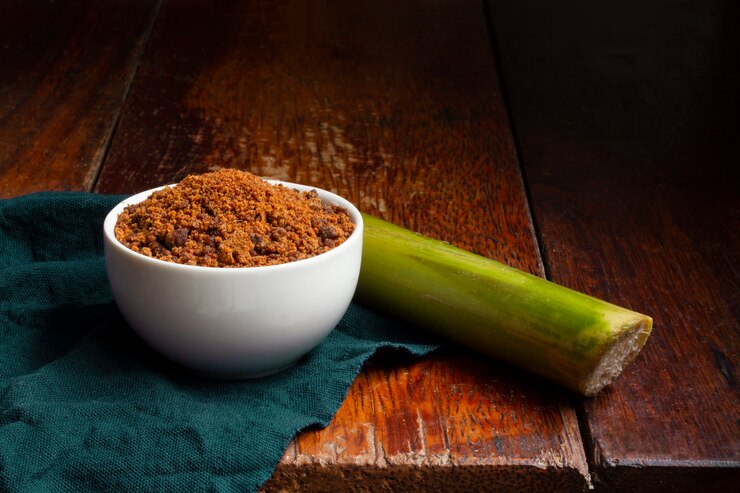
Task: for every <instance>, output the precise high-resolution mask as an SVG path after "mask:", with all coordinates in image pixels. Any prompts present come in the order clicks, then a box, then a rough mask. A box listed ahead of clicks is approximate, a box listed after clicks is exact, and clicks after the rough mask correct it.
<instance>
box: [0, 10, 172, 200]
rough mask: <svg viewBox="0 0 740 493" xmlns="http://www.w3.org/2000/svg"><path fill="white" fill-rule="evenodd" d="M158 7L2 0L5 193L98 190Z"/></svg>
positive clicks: (0, 180) (0, 168)
mask: <svg viewBox="0 0 740 493" xmlns="http://www.w3.org/2000/svg"><path fill="white" fill-rule="evenodd" d="M157 4H158V2H157V1H156V0H151V1H138V2H126V1H115V2H107V3H102V2H89V1H57V2H41V1H27V0H8V1H3V2H0V197H9V196H13V195H18V194H21V193H29V192H34V191H38V190H45V189H55V190H89V189H90V188H91V187H92V186H93V183H94V180H95V177H96V175H97V173H98V170H99V168H100V166H101V164H102V162H103V157H104V155H105V150H106V148H107V144H108V140H109V139H110V137H111V135H112V134H113V129H114V126H115V124H116V121H117V119H118V114H119V112H120V110H121V105H122V103H123V101H124V99H125V95H126V91H127V89H128V85H129V83H130V82H131V80H132V78H133V76H134V73H135V70H136V65H137V63H138V61H139V59H140V57H141V55H142V52H143V49H144V45H145V42H146V39H147V37H148V34H149V31H150V30H151V26H152V23H153V21H154V19H155V16H156V11H157Z"/></svg>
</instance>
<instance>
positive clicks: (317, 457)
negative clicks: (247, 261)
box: [97, 1, 587, 491]
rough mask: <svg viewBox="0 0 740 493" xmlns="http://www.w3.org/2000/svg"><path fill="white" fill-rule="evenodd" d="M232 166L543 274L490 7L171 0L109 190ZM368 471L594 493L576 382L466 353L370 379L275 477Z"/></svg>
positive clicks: (127, 117) (404, 365)
mask: <svg viewBox="0 0 740 493" xmlns="http://www.w3.org/2000/svg"><path fill="white" fill-rule="evenodd" d="M221 166H226V167H239V168H243V169H249V170H251V171H253V172H255V173H258V174H260V175H265V176H269V177H274V178H280V179H284V180H289V181H298V182H303V183H308V184H313V185H316V186H321V187H324V188H328V189H331V190H333V191H336V192H338V193H339V194H341V195H344V196H345V197H347V198H348V199H349V200H351V201H353V202H354V203H356V204H358V205H359V206H360V208H361V209H363V210H364V211H365V212H370V213H373V214H377V215H380V216H382V217H384V218H386V219H390V220H392V221H395V222H397V223H399V224H403V225H405V226H407V227H410V228H413V229H415V230H417V231H420V232H423V233H426V234H428V235H431V236H435V237H438V238H442V239H445V240H447V241H451V242H453V243H456V244H458V245H460V246H463V247H465V248H469V249H471V250H474V251H477V252H480V253H482V254H484V255H489V256H492V257H494V258H497V259H500V260H502V261H505V262H507V263H509V264H511V265H515V266H517V267H520V268H522V269H525V270H529V271H530V272H534V273H536V274H542V273H543V271H542V267H541V263H540V260H539V256H538V252H537V247H536V243H535V240H534V235H533V230H532V226H531V221H530V218H529V213H528V209H527V204H526V197H525V194H524V189H523V185H522V180H521V176H520V174H519V168H518V164H517V160H516V156H515V152H514V147H513V142H512V138H511V134H510V133H509V130H508V121H507V115H506V112H505V109H504V106H503V104H502V99H501V96H500V90H499V87H498V83H497V76H496V72H495V69H494V60H493V54H492V50H491V48H490V44H489V38H488V35H487V30H486V26H485V19H484V14H483V10H482V6H481V5H478V4H472V3H470V2H406V3H404V4H402V5H399V4H397V2H380V3H378V2H373V3H371V4H367V5H366V4H365V3H364V2H338V3H337V2H322V1H314V2H297V1H293V2H280V3H276V4H269V3H268V4H264V3H261V2H248V3H245V2H219V3H218V4H215V5H214V6H213V8H210V9H207V10H204V9H202V8H201V6H200V4H183V3H180V2H177V3H174V2H173V3H166V4H165V5H164V7H163V9H162V12H161V14H160V17H159V19H158V22H157V25H156V28H155V31H154V33H153V35H152V39H151V42H150V46H149V50H148V52H147V54H146V55H145V57H144V58H143V60H142V65H141V68H140V71H139V75H138V77H137V80H136V81H135V83H134V86H133V88H132V91H131V95H130V97H129V100H128V103H127V105H126V107H125V109H124V112H123V115H122V119H121V124H120V126H119V129H118V132H117V134H116V136H115V139H114V141H113V144H112V147H111V150H110V153H109V157H108V161H107V162H106V165H105V167H104V169H103V172H102V174H101V176H100V180H99V182H98V186H97V190H98V191H100V192H133V191H140V190H144V189H147V188H150V187H153V186H156V185H159V184H162V183H167V182H171V181H174V180H177V179H179V178H182V177H183V176H185V175H186V174H188V173H194V172H202V171H206V170H209V169H215V168H218V167H221ZM348 478H351V480H348ZM370 480H372V481H374V482H373V483H372V484H373V485H377V487H376V488H373V489H374V491H391V490H396V491H400V490H405V491H412V490H428V489H429V488H430V487H432V486H433V485H437V486H439V487H441V488H445V489H452V487H463V485H465V486H464V489H465V488H467V489H470V488H477V487H483V488H485V489H487V490H489V491H490V490H494V489H496V488H501V489H504V490H508V491H511V490H512V489H514V490H522V491H527V490H531V489H532V488H533V487H546V488H548V489H552V490H561V491H574V490H575V491H578V490H583V489H584V488H586V485H587V470H586V467H585V454H584V451H583V449H582V442H581V440H580V436H579V431H578V427H577V420H576V415H575V412H574V410H573V408H572V407H571V406H570V405H569V403H568V400H567V397H566V395H565V394H564V393H563V391H562V390H561V389H558V388H554V387H552V386H550V385H548V384H547V383H543V382H541V381H539V380H537V379H535V378H532V377H529V376H526V375H521V374H520V373H519V372H517V371H515V370H512V369H510V368H506V367H503V366H498V365H494V364H491V363H487V362H485V361H482V360H479V359H475V358H474V357H473V356H472V355H470V354H467V353H464V352H462V351H460V352H452V353H445V354H440V355H435V356H433V357H430V358H427V359H425V360H423V361H420V362H409V361H407V360H402V361H396V362H395V363H394V364H384V365H378V364H376V365H374V366H373V367H372V368H371V369H368V370H367V371H365V372H363V373H362V375H361V376H360V377H359V378H358V380H357V381H356V383H355V385H353V387H352V388H351V390H350V392H349V395H348V396H347V399H346V401H345V403H344V405H343V406H342V408H341V409H340V411H339V413H338V414H337V416H336V418H335V419H334V421H333V422H332V424H331V425H330V426H329V427H328V428H327V429H325V430H319V431H310V432H307V433H304V434H302V435H301V436H300V437H299V438H298V440H296V442H295V443H294V444H292V445H291V447H290V448H289V450H288V451H287V452H286V455H285V457H284V459H283V461H282V463H281V465H280V466H279V467H278V469H277V471H276V473H275V477H274V478H273V480H272V481H271V482H270V483H268V486H267V489H268V490H276V491H277V490H280V489H281V488H287V489H288V490H291V491H293V490H296V489H304V490H316V489H321V488H324V487H326V485H329V484H333V485H340V484H342V485H343V486H342V487H341V488H340V489H344V490H356V491H362V490H364V489H366V488H368V486H367V481H370Z"/></svg>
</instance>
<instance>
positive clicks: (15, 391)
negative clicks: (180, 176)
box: [0, 192, 437, 492]
mask: <svg viewBox="0 0 740 493" xmlns="http://www.w3.org/2000/svg"><path fill="white" fill-rule="evenodd" d="M122 198H123V197H120V196H106V195H96V194H88V193H76V192H45V193H36V194H31V195H27V196H23V197H18V198H13V199H7V200H2V201H0V491H3V492H31V491H55V492H58V491H75V492H76V491H224V492H227V491H255V490H257V489H259V487H260V486H261V485H262V484H263V483H264V482H265V481H266V480H267V479H268V478H269V477H270V474H271V473H272V471H273V469H274V467H275V466H276V465H277V464H278V462H279V460H280V458H281V457H282V454H283V452H284V449H285V447H286V446H287V444H288V443H289V441H290V440H291V439H292V438H293V436H294V435H295V434H296V433H297V432H298V431H300V430H302V429H304V428H306V427H309V426H315V425H318V426H326V425H327V424H328V423H329V421H330V420H331V418H332V416H333V415H334V413H335V412H336V411H337V409H338V408H339V406H340V404H341V402H342V400H343V399H344V397H345V395H346V393H347V391H348V389H349V387H350V385H351V383H352V381H353V380H354V378H355V376H356V375H357V373H358V372H359V371H360V368H361V367H362V365H363V364H364V362H365V361H366V360H367V359H368V358H370V357H371V356H372V355H373V354H374V353H375V351H376V350H377V349H379V348H382V347H390V348H398V349H401V350H404V351H406V352H408V353H410V354H411V355H416V356H418V355H423V354H426V353H428V352H430V351H432V350H433V349H435V348H436V347H437V345H436V340H434V339H432V338H430V337H429V336H427V335H425V334H420V333H416V332H412V331H409V330H408V329H407V328H405V327H404V326H403V325H401V324H399V323H396V322H394V321H392V320H389V319H386V318H383V317H381V316H379V315H378V314H376V313H374V312H372V311H369V310H367V309H364V308H362V307H360V306H357V305H354V304H353V305H352V306H350V308H349V310H348V311H347V313H346V314H345V316H344V318H343V319H342V321H341V322H340V323H339V325H338V326H337V328H336V329H335V330H334V331H333V332H332V333H331V334H330V335H329V337H328V338H327V339H326V340H325V341H324V342H323V343H322V344H321V345H320V346H319V347H318V348H317V349H315V350H314V351H312V352H311V353H310V354H308V355H307V356H306V357H305V358H303V359H302V360H301V361H300V362H299V364H298V365H296V366H294V367H293V368H290V369H288V370H286V371H284V372H281V373H278V374H276V375H273V376H270V377H266V378H262V379H257V380H248V381H236V382H235V381H218V380H210V379H206V378H202V377H198V376H194V375H192V374H190V373H188V372H187V371H186V370H184V369H182V368H180V367H178V366H176V365H174V364H172V363H170V362H168V361H167V360H165V359H164V358H163V357H161V356H160V355H158V354H157V353H155V352H154V351H153V350H151V349H150V348H149V347H148V346H147V345H146V344H145V343H144V342H142V341H141V340H140V339H139V338H138V337H137V336H136V335H135V333H134V332H133V331H132V330H131V329H130V328H129V327H128V326H127V324H126V322H125V321H124V320H123V318H122V317H121V315H120V314H119V312H118V310H117V308H116V306H115V303H114V302H113V301H112V295H111V293H110V289H109V287H108V281H107V278H106V275H105V267H104V261H103V253H102V251H103V250H102V223H103V219H104V217H105V215H106V214H107V212H108V211H109V210H110V209H111V208H112V207H113V206H114V205H115V204H116V203H118V202H119V201H120V200H121V199H122Z"/></svg>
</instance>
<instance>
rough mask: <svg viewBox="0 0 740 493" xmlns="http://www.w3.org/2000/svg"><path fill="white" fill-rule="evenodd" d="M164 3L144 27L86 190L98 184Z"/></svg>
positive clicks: (160, 2) (159, 2)
mask: <svg viewBox="0 0 740 493" xmlns="http://www.w3.org/2000/svg"><path fill="white" fill-rule="evenodd" d="M163 3H164V0H159V1H158V2H157V5H156V7H155V8H154V13H153V14H152V19H151V21H150V22H149V26H148V27H147V29H146V34H145V39H144V42H143V44H142V47H141V50H140V52H139V56H138V57H137V60H136V65H135V67H134V69H133V70H132V71H131V75H130V76H129V80H128V81H127V82H126V88H125V89H124V91H123V96H122V98H121V104H120V106H119V107H118V111H117V112H116V115H115V117H114V118H113V123H112V125H111V128H110V132H109V133H108V137H107V138H106V139H105V142H104V143H103V155H102V156H101V157H100V161H99V162H98V166H97V169H96V170H95V173H94V175H93V177H92V179H91V180H90V183H89V185H88V186H87V191H88V192H92V191H93V190H95V187H96V186H97V184H98V180H99V179H100V174H101V173H102V171H103V167H104V166H105V163H106V161H107V160H108V154H109V153H110V149H111V147H112V144H113V139H114V137H115V135H116V133H117V132H118V125H119V123H120V122H121V116H122V115H123V109H124V108H125V106H126V103H127V102H128V98H129V95H130V94H131V89H132V88H133V86H134V81H135V80H136V76H137V75H138V74H139V69H140V68H141V64H142V61H143V60H144V55H145V54H146V52H147V49H148V48H149V42H150V41H151V39H152V34H153V33H154V28H155V26H156V24H157V20H158V19H159V13H160V12H161V10H162V4H163Z"/></svg>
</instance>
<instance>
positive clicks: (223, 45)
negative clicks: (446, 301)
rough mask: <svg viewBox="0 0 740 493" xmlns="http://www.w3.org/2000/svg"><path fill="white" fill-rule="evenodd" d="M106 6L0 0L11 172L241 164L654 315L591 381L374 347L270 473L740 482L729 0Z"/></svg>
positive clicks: (290, 481) (335, 479)
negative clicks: (609, 381)
mask: <svg viewBox="0 0 740 493" xmlns="http://www.w3.org/2000/svg"><path fill="white" fill-rule="evenodd" d="M113 7H115V8H112V7H104V6H98V5H97V3H96V2H73V1H57V2H52V3H46V2H44V3H41V2H31V3H26V2H3V3H0V40H2V43H0V151H1V152H0V195H1V196H13V195H19V194H22V193H27V192H30V191H34V190H91V189H94V190H96V191H98V192H103V193H112V192H116V193H132V192H137V191H141V190H144V189H147V188H150V187H153V186H156V185H160V184H163V183H169V182H172V181H176V180H179V179H181V178H183V177H184V176H185V175H187V174H188V173H194V172H202V171H206V170H209V169H216V168H218V167H238V168H243V169H249V170H251V171H253V172H256V173H258V174H261V175H265V176H271V177H276V178H281V179H287V180H290V181H299V182H303V183H307V184H312V185H316V186H321V187H323V188H328V189H331V190H334V191H337V192H338V193H340V194H342V195H345V196H346V197H347V198H348V199H350V200H352V201H353V202H355V203H356V204H357V205H358V206H360V208H362V209H363V210H364V211H366V212H370V213H373V214H377V215H379V216H382V217H384V218H386V219H389V220H391V221H394V222H396V223H398V224H402V225H404V226H407V227H409V228H411V229H415V230H417V231H420V232H422V233H425V234H427V235H430V236H434V237H437V238H441V239H444V240H447V241H450V242H453V243H455V244H458V245H460V246H462V247H463V248H467V249H470V250H473V251H475V252H477V253H480V254H482V255H487V256H489V257H492V258H496V259H499V260H501V261H503V262H505V263H508V264H510V265H513V266H516V267H519V268H521V269H524V270H527V271H529V272H532V273H534V274H537V275H545V273H546V272H547V274H548V276H549V277H550V278H552V279H553V280H555V281H557V282H560V283H562V284H565V285H568V286H571V287H574V288H576V289H579V290H582V291H585V292H587V293H590V294H594V295H597V296H600V297H603V298H606V299H609V300H611V301H613V302H616V303H618V304H622V305H625V306H629V307H631V308H633V309H636V310H638V311H642V312H645V313H648V314H650V315H652V316H653V317H654V318H655V320H656V326H655V330H654V333H653V336H652V337H651V339H650V340H649V341H648V344H647V346H646V348H645V350H644V351H643V353H642V354H641V355H640V356H639V357H638V359H637V360H636V362H635V363H634V365H633V366H631V367H630V368H628V370H627V371H626V372H625V374H624V375H623V376H622V377H621V378H620V379H619V380H618V381H617V382H616V383H615V384H614V385H612V386H611V387H609V388H608V389H607V390H606V391H605V392H604V393H602V394H601V395H600V396H599V397H597V398H595V399H581V398H578V397H576V396H574V395H572V394H568V393H566V392H565V391H563V390H561V389H559V388H557V387H555V386H552V385H550V384H548V383H547V382H543V381H541V380H539V379H537V378H534V377H531V376H529V375H526V374H524V373H522V372H520V371H518V370H516V369H513V368H510V367H507V366H505V365H500V364H497V363H495V362H491V361H485V360H484V359H483V358H481V357H477V356H475V355H472V354H469V353H467V352H465V351H462V350H455V349H450V350H446V351H444V352H441V353H439V354H436V355H434V356H432V357H429V358H425V359H422V360H419V361H410V360H408V359H405V358H403V357H398V356H392V355H387V354H386V355H381V356H380V357H378V358H376V359H375V360H373V361H372V362H371V363H370V364H369V365H368V366H367V367H366V368H365V369H364V370H363V372H362V373H361V374H360V376H359V377H358V378H357V380H356V382H355V384H354V385H353V386H352V388H351V389H350V393H349V395H348V397H347V399H346V400H345V403H344V404H343V406H342V408H341V409H340V411H339V413H338V414H337V416H336V417H335V419H334V420H333V421H332V423H331V424H330V425H329V426H328V427H327V428H326V429H325V430H311V431H306V432H304V433H303V434H301V435H300V436H299V437H298V438H297V439H296V440H295V441H294V442H293V443H292V444H291V445H290V447H289V448H288V450H287V451H286V453H285V456H284V458H283V460H282V462H281V464H280V465H279V466H278V469H277V470H276V472H275V475H274V477H273V478H272V479H271V481H270V482H269V483H268V484H267V486H266V488H267V489H268V490H276V491H279V490H281V489H285V490H289V491H292V490H300V489H303V490H308V491H310V490H321V489H322V488H323V489H327V488H332V489H335V490H356V491H411V490H414V489H416V490H439V491H494V490H496V489H500V490H502V491H516V490H522V491H530V490H535V491H540V490H548V491H583V490H585V489H586V488H587V487H588V482H589V480H592V483H593V485H594V486H595V487H596V489H597V490H602V491H640V490H643V491H732V490H733V488H734V487H735V486H736V485H737V484H738V483H739V482H740V476H739V475H738V471H740V432H739V430H740V414H739V411H738V410H739V409H740V407H738V390H737V383H736V378H737V364H738V344H739V343H738V340H739V338H738V306H740V299H739V297H740V296H739V295H740V286H739V285H738V282H739V281H738V279H739V278H740V276H739V275H738V272H737V267H736V265H737V262H738V260H740V259H738V252H739V251H740V248H739V247H740V241H739V238H738V234H739V233H738V228H737V225H738V224H740V221H739V219H740V205H739V200H738V192H737V191H736V190H737V189H738V186H737V185H738V183H739V181H738V179H737V167H738V164H739V163H740V159H738V158H739V157H740V156H739V154H740V153H738V147H737V146H738V144H737V136H738V135H740V132H738V130H740V124H739V123H740V120H739V117H738V112H737V111H736V110H733V108H737V107H740V105H739V104H738V102H739V101H738V96H739V95H740V92H739V91H738V90H737V88H738V87H740V84H739V83H738V82H739V79H738V72H737V66H738V65H737V60H738V59H739V57H738V56H737V55H738V53H737V48H738V47H740V40H738V36H737V34H738V31H737V23H736V22H735V21H734V20H735V19H737V18H738V16H737V13H738V12H737V7H736V6H735V4H733V3H732V2H719V1H707V2H694V3H691V2H684V1H660V2H659V1H649V2H620V3H606V2H600V3H598V4H593V3H591V2H585V1H575V2H566V3H558V4H557V5H548V4H547V2H534V1H527V2H503V1H498V0H490V1H488V2H483V3H482V4H479V3H476V2H464V1H441V0H440V1H432V2H429V1H409V2H400V3H399V2H390V1H383V2H380V3H377V2H370V3H368V5H365V4H364V3H363V2H329V1H298V0H293V1H285V2H274V3H272V2H267V3H265V2H256V1H255V2H232V1H230V2H201V1H165V2H164V3H163V5H162V6H161V8H160V5H159V3H158V2H120V3H116V4H115V5H114V6H113ZM155 19H156V20H155ZM491 41H493V43H491ZM494 53H495V54H496V55H497V56H494ZM497 62H498V63H497ZM499 79H501V81H502V82H503V85H502V84H500V83H499ZM504 96H506V99H505V98H504ZM505 103H507V104H508V107H507V106H506V105H505ZM510 121H511V122H512V123H513V127H512V126H511V125H510ZM512 128H513V131H514V132H513V136H512ZM515 144H516V146H517V148H516V149H515ZM517 150H518V152H517ZM522 171H523V172H524V173H523V175H522ZM530 208H531V210H532V217H530V212H529V210H530ZM535 231H536V233H537V236H536V235H535ZM537 238H539V242H538V240H537ZM540 250H541V251H542V252H544V254H543V256H542V258H541V256H540ZM543 259H544V261H545V262H544V264H543V262H542V260H543Z"/></svg>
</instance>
